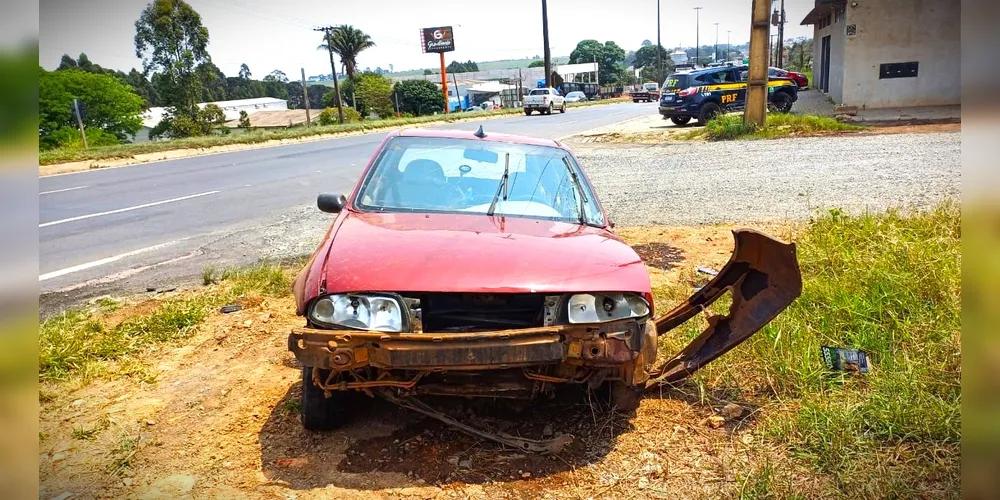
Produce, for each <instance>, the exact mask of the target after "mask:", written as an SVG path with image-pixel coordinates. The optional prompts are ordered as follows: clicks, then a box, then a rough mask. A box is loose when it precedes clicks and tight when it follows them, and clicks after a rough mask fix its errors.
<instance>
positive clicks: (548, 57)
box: [542, 0, 552, 88]
mask: <svg viewBox="0 0 1000 500" xmlns="http://www.w3.org/2000/svg"><path fill="white" fill-rule="evenodd" d="M542 44H543V45H542V50H543V53H544V54H545V88H549V87H551V86H552V53H551V52H550V51H549V8H548V4H547V3H546V2H545V0H542Z"/></svg>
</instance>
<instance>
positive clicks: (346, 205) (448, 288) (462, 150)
mask: <svg viewBox="0 0 1000 500" xmlns="http://www.w3.org/2000/svg"><path fill="white" fill-rule="evenodd" d="M621 175H629V174H628V172H622V174H621ZM317 203H318V206H319V208H320V210H322V211H324V212H328V213H332V214H337V216H336V220H334V221H333V223H332V224H331V226H330V229H329V230H328V232H327V234H326V235H325V237H324V238H323V240H322V242H321V244H320V245H319V247H318V249H317V250H316V251H315V252H314V254H313V255H312V257H311V258H310V260H309V262H308V263H307V264H306V266H305V267H304V268H303V269H302V271H301V272H300V273H299V275H298V276H297V278H296V280H295V283H294V285H293V288H294V292H295V297H296V301H297V307H298V313H299V314H300V315H303V316H304V317H305V320H306V325H305V326H304V327H302V328H295V329H293V331H292V332H291V334H290V335H289V338H288V347H289V350H291V351H292V352H293V353H294V354H295V357H296V358H297V359H298V361H299V363H300V364H301V365H302V367H303V368H302V405H301V408H302V410H301V411H302V422H303V424H304V425H305V427H306V428H308V429H313V430H324V429H331V428H334V427H337V426H338V425H341V424H342V423H343V422H345V421H346V419H347V418H348V417H349V416H350V415H351V412H352V407H353V404H354V401H356V399H354V398H357V397H358V396H363V395H364V394H368V395H378V396H381V397H384V398H386V399H389V400H391V401H393V402H396V403H399V404H402V405H403V406H407V407H409V408H413V409H415V410H417V411H423V412H424V413H427V414H428V415H430V416H433V417H435V418H439V419H442V420H446V418H447V417H445V416H444V415H442V414H438V413H435V412H433V411H432V410H431V409H430V408H429V407H427V406H426V405H424V404H423V403H421V402H420V401H419V397H420V396H421V395H425V394H426V395H460V396H465V397H469V396H472V397H475V396H482V397H490V398H497V397H510V398H537V397H539V396H542V395H546V394H548V393H551V392H552V391H553V390H554V389H555V388H556V387H557V386H560V385H564V384H584V385H585V386H586V387H588V388H590V389H597V388H600V387H602V386H603V387H605V388H607V389H608V390H610V397H611V399H612V401H613V402H614V403H615V404H616V405H618V406H619V407H621V408H625V409H628V408H634V407H635V406H636V405H637V404H638V402H639V399H640V398H641V396H642V393H643V391H644V389H645V388H646V387H647V386H651V385H653V384H657V383H664V382H676V381H678V380H680V379H682V378H684V377H686V376H688V375H690V374H691V373H693V372H694V371H695V370H697V369H698V368H699V367H701V366H703V365H704V364H705V363H708V362H710V361H712V360H713V359H715V358H716V357H718V356H720V355H722V354H723V353H725V352H726V351H728V350H729V349H731V348H732V347H734V346H735V345H737V344H739V343H740V342H742V341H743V340H745V339H746V338H747V337H749V336H750V335H752V334H753V333H754V332H756V331H757V330H758V329H760V328H761V327H762V326H763V325H764V324H766V323H767V322H769V321H770V320H771V319H772V318H774V317H775V316H776V315H777V314H778V313H779V312H780V311H781V310H783V309H784V308H785V307H787V305H788V304H789V303H791V302H792V301H793V300H794V299H795V297H797V296H798V295H799V293H800V290H801V278H800V276H799V270H798V264H797V261H796V256H795V247H794V245H793V244H788V243H784V242H781V241H778V240H775V239H773V238H771V237H769V236H767V235H764V234H762V233H759V232H755V231H751V230H737V231H734V232H733V234H734V237H735V250H734V252H733V256H732V257H731V259H730V261H729V263H728V264H727V265H726V266H725V267H724V268H723V269H721V270H720V271H719V273H718V275H716V276H715V278H714V279H713V280H712V281H711V282H710V283H709V284H708V285H706V286H704V287H702V288H701V289H700V290H698V291H697V292H696V293H694V295H692V296H691V297H690V298H689V299H688V300H686V301H685V302H683V303H681V304H679V305H677V307H676V308H674V309H673V310H671V311H668V312H666V313H664V314H658V313H657V311H655V310H654V307H653V295H652V292H651V289H650V280H649V276H648V274H647V271H646V267H645V265H644V264H643V261H642V259H640V257H639V256H638V255H637V254H636V252H635V251H634V250H633V249H632V248H631V247H629V246H628V245H627V244H626V243H624V242H623V241H622V240H621V239H620V238H619V237H618V235H616V234H615V232H614V230H613V224H612V223H611V221H610V220H609V218H608V214H607V212H606V211H605V210H604V208H603V207H602V206H601V203H600V202H599V200H598V198H597V195H596V193H595V190H594V188H593V187H592V186H591V184H590V182H589V180H588V178H587V176H586V175H585V173H584V171H583V169H582V168H581V166H580V164H579V162H578V161H577V159H576V158H575V157H574V155H573V154H572V152H571V151H570V150H569V149H568V148H566V147H565V146H564V145H563V144H561V143H559V142H556V141H551V140H542V139H533V138H527V137H518V136H509V135H502V134H492V133H485V132H484V131H483V129H482V128H480V130H479V131H478V132H476V133H471V132H457V131H432V130H406V131H401V132H394V133H392V134H390V135H389V136H388V137H386V139H385V140H384V141H383V142H382V143H381V145H380V146H379V147H378V149H377V151H376V152H375V154H374V155H373V157H372V158H371V160H370V161H369V163H368V165H367V166H366V168H365V169H364V171H363V173H362V174H361V177H360V179H359V181H358V183H357V185H356V186H355V188H354V190H353V192H351V193H348V194H330V193H325V194H321V195H319V198H318V201H317ZM729 290H732V292H733V293H732V305H731V307H730V309H729V312H728V314H726V315H724V316H717V317H713V318H710V320H709V327H708V328H707V329H706V330H705V332H704V333H702V334H701V335H700V336H699V337H698V338H697V339H695V340H694V341H693V342H692V343H691V344H690V345H689V346H688V347H686V348H685V349H683V350H682V351H681V352H680V353H677V354H676V355H675V356H673V357H672V358H669V359H667V360H666V361H665V362H663V363H661V364H657V363H656V361H657V339H658V336H660V335H665V334H668V332H669V331H670V330H671V329H673V328H674V327H676V326H677V325H679V324H681V323H683V322H685V321H687V320H688V319H690V318H692V317H693V316H695V315H696V314H698V313H699V312H701V311H702V310H704V308H705V307H706V306H708V305H709V304H711V303H712V302H714V301H715V300H717V299H718V298H719V297H720V296H722V295H723V294H724V293H725V292H727V291H729ZM446 421H447V420H446ZM491 437H492V438H496V437H495V436H491ZM505 442H508V444H511V445H513V446H518V447H520V448H523V449H526V450H532V451H545V450H546V449H548V448H546V446H545V445H544V443H541V442H536V441H531V440H526V439H516V438H511V440H510V441H505Z"/></svg>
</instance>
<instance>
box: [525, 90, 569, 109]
mask: <svg viewBox="0 0 1000 500" xmlns="http://www.w3.org/2000/svg"><path fill="white" fill-rule="evenodd" d="M554 109H558V110H559V112H560V113H565V112H566V98H565V97H563V96H561V95H559V92H556V89H554V88H552V87H549V88H542V89H531V90H530V91H528V95H526V96H524V114H526V115H528V116H531V113H532V112H534V111H538V112H539V113H541V114H543V115H551V114H552V110H554Z"/></svg>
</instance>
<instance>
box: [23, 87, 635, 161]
mask: <svg viewBox="0 0 1000 500" xmlns="http://www.w3.org/2000/svg"><path fill="white" fill-rule="evenodd" d="M620 101H622V99H604V100H600V101H587V102H584V103H577V104H571V105H570V107H571V108H576V107H584V106H596V105H603V104H611V103H614V102H620ZM520 113H523V111H522V110H521V109H520V108H507V109H500V110H493V111H483V112H476V113H464V112H463V113H452V114H449V115H443V114H442V115H432V116H418V117H413V118H390V119H384V120H365V121H361V122H357V123H345V124H343V125H340V124H336V125H327V126H314V127H309V128H306V127H295V128H290V129H278V130H256V131H251V132H247V133H244V134H228V135H212V136H202V137H187V138H183V139H175V140H170V141H157V142H141V143H136V144H119V145H115V146H102V147H94V148H89V149H53V150H50V151H40V152H39V153H38V164H39V165H55V164H60V163H69V162H75V161H95V160H113V159H121V158H131V157H133V156H136V155H140V154H147V153H159V152H163V151H171V150H178V149H204V148H210V147H215V146H228V145H234V144H259V143H264V142H267V141H275V140H282V139H298V138H304V137H314V136H322V135H336V134H346V133H354V132H369V131H373V130H380V129H387V128H397V127H403V126H407V125H420V124H426V123H435V122H441V123H453V122H458V121H466V120H478V119H483V118H487V117H497V116H507V115H514V114H520Z"/></svg>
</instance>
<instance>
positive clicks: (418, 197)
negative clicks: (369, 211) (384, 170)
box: [394, 158, 454, 208]
mask: <svg viewBox="0 0 1000 500" xmlns="http://www.w3.org/2000/svg"><path fill="white" fill-rule="evenodd" d="M453 191H454V190H453V189H450V188H449V187H448V180H447V178H445V176H444V169H442V168H441V164H439V163H438V162H436V161H434V160H428V159H423V158H421V159H417V160H413V161H411V162H410V163H408V164H407V165H406V168H405V169H403V172H402V175H400V176H399V177H398V178H397V180H396V182H395V189H394V194H395V195H396V196H395V198H396V203H398V204H399V205H400V206H403V207H412V208H434V207H439V206H441V205H443V204H445V203H446V202H445V200H447V198H448V196H449V193H452V192H453Z"/></svg>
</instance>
